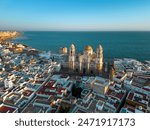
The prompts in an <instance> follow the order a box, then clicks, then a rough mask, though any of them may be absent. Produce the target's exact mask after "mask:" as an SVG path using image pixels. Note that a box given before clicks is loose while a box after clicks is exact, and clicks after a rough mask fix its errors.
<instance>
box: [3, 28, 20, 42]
mask: <svg viewBox="0 0 150 130" xmlns="http://www.w3.org/2000/svg"><path fill="white" fill-rule="evenodd" d="M20 35H21V33H20V32H17V31H1V32H0V42H3V41H6V40H9V39H13V38H16V37H18V36H20Z"/></svg>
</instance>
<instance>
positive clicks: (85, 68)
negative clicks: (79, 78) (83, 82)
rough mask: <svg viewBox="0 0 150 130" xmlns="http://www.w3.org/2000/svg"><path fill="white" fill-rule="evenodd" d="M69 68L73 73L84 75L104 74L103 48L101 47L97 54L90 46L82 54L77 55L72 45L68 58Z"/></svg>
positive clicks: (98, 48)
mask: <svg viewBox="0 0 150 130" xmlns="http://www.w3.org/2000/svg"><path fill="white" fill-rule="evenodd" d="M68 67H69V69H70V70H72V71H76V72H79V73H84V74H93V73H102V70H103V48H102V46H101V45H99V46H98V47H97V49H96V52H94V51H93V48H92V47H91V46H89V45H87V46H85V48H84V51H83V53H82V54H77V53H76V48H75V45H74V44H71V46H70V49H69V56H68Z"/></svg>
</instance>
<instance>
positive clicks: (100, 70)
mask: <svg viewBox="0 0 150 130" xmlns="http://www.w3.org/2000/svg"><path fill="white" fill-rule="evenodd" d="M19 35H20V34H19V33H18V32H0V113H148V112H150V61H144V62H141V61H138V60H136V59H131V58H123V59H117V58H116V59H112V60H111V61H109V62H108V61H107V62H106V61H105V58H104V57H105V56H103V47H102V46H101V45H99V46H98V47H97V48H95V49H96V51H95V52H94V49H93V48H92V47H91V46H90V45H87V46H85V48H84V50H83V52H80V53H77V51H76V47H75V44H71V45H70V48H69V49H68V48H67V47H62V48H58V50H59V53H55V54H54V53H51V52H50V51H49V52H43V51H40V50H37V49H34V48H32V47H30V46H26V45H25V43H24V44H21V43H13V42H11V41H9V39H11V38H15V37H17V36H19ZM68 50H69V51H68Z"/></svg>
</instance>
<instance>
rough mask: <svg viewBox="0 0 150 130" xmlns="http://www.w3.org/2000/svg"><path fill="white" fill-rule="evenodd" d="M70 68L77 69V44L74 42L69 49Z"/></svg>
mask: <svg viewBox="0 0 150 130" xmlns="http://www.w3.org/2000/svg"><path fill="white" fill-rule="evenodd" d="M69 69H71V70H74V69H75V46H74V44H71V46H70V50H69Z"/></svg>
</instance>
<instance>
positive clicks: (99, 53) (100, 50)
mask: <svg viewBox="0 0 150 130" xmlns="http://www.w3.org/2000/svg"><path fill="white" fill-rule="evenodd" d="M96 70H97V71H98V72H100V73H102V70H103V48H102V46H101V45H99V46H98V48H97V51H96Z"/></svg>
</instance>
